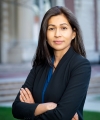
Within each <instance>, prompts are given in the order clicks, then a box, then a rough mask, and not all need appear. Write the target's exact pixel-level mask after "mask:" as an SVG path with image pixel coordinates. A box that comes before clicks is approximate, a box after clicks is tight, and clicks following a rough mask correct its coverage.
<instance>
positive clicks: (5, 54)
mask: <svg viewBox="0 0 100 120" xmlns="http://www.w3.org/2000/svg"><path fill="white" fill-rule="evenodd" d="M55 5H60V6H61V5H62V6H67V7H69V8H70V9H71V10H72V12H74V14H75V15H76V17H77V19H78V21H79V23H80V26H81V29H82V33H83V39H84V44H85V48H86V52H87V58H88V59H89V60H90V62H97V63H98V62H100V34H99V31H100V0H89V1H87V0H28V1H26V2H24V0H23V2H21V0H17V2H16V0H13V1H9V0H8V1H7V2H4V1H3V0H2V1H0V6H1V7H0V63H1V64H6V63H23V62H30V61H31V60H32V58H33V55H34V54H35V50H36V46H37V41H38V33H39V25H40V21H41V19H42V17H43V15H44V13H45V12H46V11H47V10H48V9H49V8H50V7H51V6H55Z"/></svg>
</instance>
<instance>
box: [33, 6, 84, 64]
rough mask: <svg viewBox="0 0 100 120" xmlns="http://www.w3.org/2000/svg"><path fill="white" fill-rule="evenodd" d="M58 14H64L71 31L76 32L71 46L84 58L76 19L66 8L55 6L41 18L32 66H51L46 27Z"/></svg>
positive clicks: (51, 54)
mask: <svg viewBox="0 0 100 120" xmlns="http://www.w3.org/2000/svg"><path fill="white" fill-rule="evenodd" d="M60 14H64V15H65V16H66V18H67V19H68V22H69V24H70V25H71V27H72V29H73V30H75V32H76V37H75V38H74V39H73V40H72V42H71V46H72V47H73V48H74V50H75V51H76V52H77V53H79V54H80V55H82V56H83V57H86V52H85V48H84V44H83V40H82V35H81V30H80V26H79V24H78V21H77V19H76V17H75V16H74V14H73V13H72V12H71V11H70V10H69V9H68V8H65V7H62V6H55V7H52V8H51V9H49V10H48V11H47V12H46V13H45V15H44V17H43V20H42V23H41V27H40V33H39V41H38V46H37V50H36V55H35V57H34V60H33V66H34V65H40V64H43V63H44V62H47V63H48V64H49V65H50V66H51V65H52V60H51V58H52V56H53V49H52V48H51V47H50V46H49V45H48V43H47V42H46V39H47V38H46V33H47V26H48V20H49V19H50V18H51V17H52V16H56V15H60Z"/></svg>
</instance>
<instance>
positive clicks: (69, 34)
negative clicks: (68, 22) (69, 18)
mask: <svg viewBox="0 0 100 120" xmlns="http://www.w3.org/2000/svg"><path fill="white" fill-rule="evenodd" d="M62 36H63V37H64V38H65V39H68V40H72V38H73V34H72V33H71V32H65V33H64V32H63V33H62Z"/></svg>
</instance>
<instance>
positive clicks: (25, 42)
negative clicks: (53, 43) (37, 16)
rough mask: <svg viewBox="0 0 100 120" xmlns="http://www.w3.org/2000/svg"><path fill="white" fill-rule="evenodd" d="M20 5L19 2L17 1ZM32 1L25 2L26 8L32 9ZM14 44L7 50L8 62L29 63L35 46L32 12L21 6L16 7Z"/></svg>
mask: <svg viewBox="0 0 100 120" xmlns="http://www.w3.org/2000/svg"><path fill="white" fill-rule="evenodd" d="M17 1H18V2H19V3H20V0H17ZM32 4H33V3H32V0H28V2H26V6H28V7H29V6H30V7H32V6H31V5H32ZM16 12H17V17H16V18H17V20H16V27H17V28H16V44H15V45H13V47H11V48H10V49H9V62H11V63H21V62H28V61H31V60H32V58H33V55H34V53H35V49H36V46H35V45H34V42H33V39H32V38H33V36H32V35H33V30H32V29H33V12H34V11H32V9H29V8H27V7H23V6H19V5H18V6H17V7H16Z"/></svg>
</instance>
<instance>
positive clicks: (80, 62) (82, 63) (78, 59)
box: [70, 50, 91, 70]
mask: <svg viewBox="0 0 100 120" xmlns="http://www.w3.org/2000/svg"><path fill="white" fill-rule="evenodd" d="M73 51H74V50H73ZM70 65H71V68H72V69H78V68H80V67H83V68H86V69H89V70H91V64H90V62H89V60H88V59H87V58H85V57H83V56H81V55H79V54H78V53H76V52H75V51H74V55H73V57H72V59H71V61H70Z"/></svg>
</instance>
